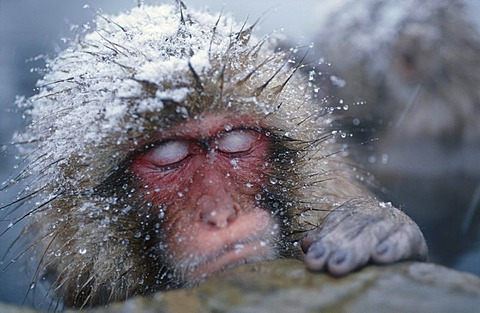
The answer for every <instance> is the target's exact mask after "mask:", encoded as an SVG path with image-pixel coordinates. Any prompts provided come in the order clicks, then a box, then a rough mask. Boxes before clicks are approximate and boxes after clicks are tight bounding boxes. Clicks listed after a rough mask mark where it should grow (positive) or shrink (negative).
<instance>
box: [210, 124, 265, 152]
mask: <svg viewBox="0 0 480 313" xmlns="http://www.w3.org/2000/svg"><path fill="white" fill-rule="evenodd" d="M258 138H259V133H258V132H257V131H254V130H249V129H238V130H233V131H230V132H227V133H223V134H222V135H221V136H219V137H218V138H217V139H216V145H217V149H218V150H219V151H221V152H224V153H240V152H247V151H249V150H251V149H252V147H253V146H254V145H255V142H256V141H257V140H258Z"/></svg>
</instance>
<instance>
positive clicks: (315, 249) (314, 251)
mask: <svg viewBox="0 0 480 313" xmlns="http://www.w3.org/2000/svg"><path fill="white" fill-rule="evenodd" d="M325 251H326V249H325V247H324V246H322V245H314V246H312V247H311V248H310V250H309V251H308V254H309V255H311V256H312V257H313V258H315V259H320V258H322V257H323V256H324V255H325Z"/></svg>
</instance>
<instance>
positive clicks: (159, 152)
mask: <svg viewBox="0 0 480 313" xmlns="http://www.w3.org/2000/svg"><path fill="white" fill-rule="evenodd" d="M189 146H190V145H189V142H188V141H186V140H168V141H165V142H162V143H160V144H159V145H157V146H155V147H153V148H152V149H151V150H150V151H149V152H148V153H147V157H148V159H149V160H150V162H152V163H153V164H154V165H156V166H160V167H162V166H170V165H173V164H175V163H178V162H180V161H182V160H184V159H185V158H186V157H188V155H189V154H190V149H189Z"/></svg>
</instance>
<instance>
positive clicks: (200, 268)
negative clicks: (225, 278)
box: [189, 237, 275, 280]
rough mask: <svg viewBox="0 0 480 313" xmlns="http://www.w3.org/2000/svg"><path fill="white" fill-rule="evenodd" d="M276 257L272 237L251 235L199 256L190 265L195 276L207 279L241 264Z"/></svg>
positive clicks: (199, 278)
mask: <svg viewBox="0 0 480 313" xmlns="http://www.w3.org/2000/svg"><path fill="white" fill-rule="evenodd" d="M274 258H275V249H274V248H273V243H272V242H271V239H269V238H267V239H265V238H264V237H249V238H245V239H242V240H238V241H235V242H233V243H230V244H227V245H225V246H224V247H222V248H220V249H218V250H216V251H214V252H212V253H209V254H206V255H203V256H198V257H197V258H196V260H195V261H194V262H190V263H189V267H191V268H194V271H192V274H194V275H193V276H198V277H196V278H197V279H198V280H202V279H206V278H208V277H210V276H212V275H214V274H216V273H218V272H221V271H224V270H227V269H229V268H232V267H235V266H237V265H241V264H247V263H252V262H260V261H267V260H271V259H274Z"/></svg>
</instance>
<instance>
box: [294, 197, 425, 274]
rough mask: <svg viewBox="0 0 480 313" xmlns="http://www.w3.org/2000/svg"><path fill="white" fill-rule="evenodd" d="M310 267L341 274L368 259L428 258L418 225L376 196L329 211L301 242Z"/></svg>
mask: <svg viewBox="0 0 480 313" xmlns="http://www.w3.org/2000/svg"><path fill="white" fill-rule="evenodd" d="M301 244H302V249H303V250H304V252H305V253H306V255H305V263H306V265H307V267H308V268H309V269H310V270H313V271H327V272H329V273H331V274H333V275H344V274H347V273H349V272H352V271H354V270H357V269H359V268H361V267H363V266H364V265H366V264H367V263H369V262H371V263H377V264H388V263H394V262H398V261H402V260H421V261H424V260H426V258H427V254H428V249H427V245H426V242H425V239H424V237H423V234H422V232H421V231H420V229H419V228H418V226H417V225H416V224H415V223H414V222H413V221H412V220H411V219H410V218H409V217H407V216H406V215H405V214H404V213H403V212H401V211H399V210H397V209H395V208H394V207H392V206H391V205H389V204H385V203H379V202H378V201H377V200H374V199H371V200H367V199H356V200H354V201H349V202H347V203H345V204H343V205H342V206H340V207H338V208H337V209H335V210H334V211H332V212H331V213H330V214H329V215H328V216H327V218H326V219H325V220H324V222H323V223H322V225H321V226H320V227H319V228H318V229H316V230H314V231H311V232H310V233H309V234H308V235H307V236H306V237H305V238H304V239H303V240H302V242H301Z"/></svg>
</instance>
